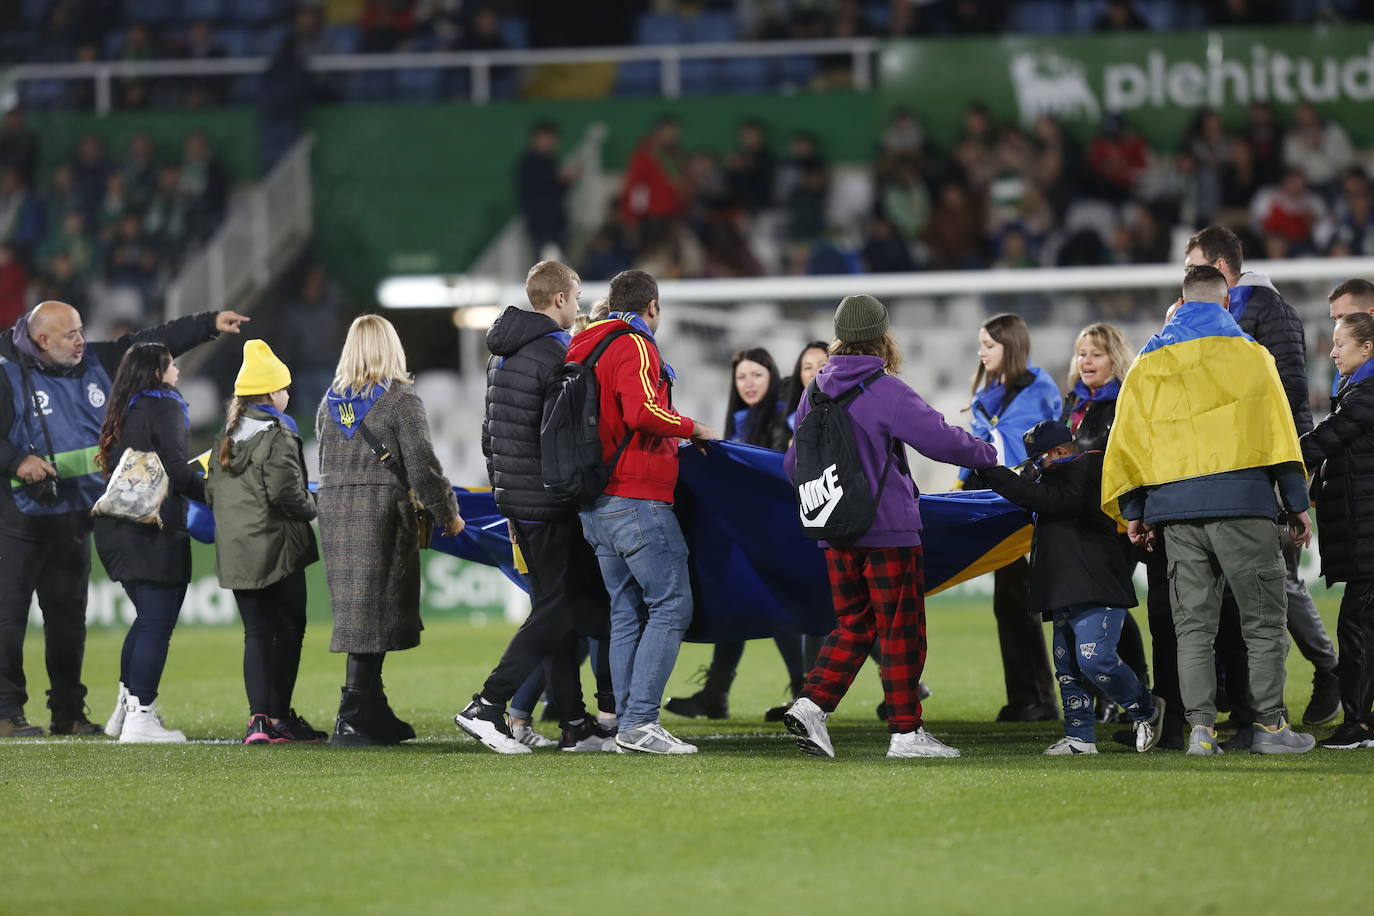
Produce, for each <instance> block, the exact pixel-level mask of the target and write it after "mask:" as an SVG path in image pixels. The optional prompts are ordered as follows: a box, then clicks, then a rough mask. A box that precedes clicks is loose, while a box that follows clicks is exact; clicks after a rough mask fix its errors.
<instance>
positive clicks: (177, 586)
mask: <svg viewBox="0 0 1374 916" xmlns="http://www.w3.org/2000/svg"><path fill="white" fill-rule="evenodd" d="M178 375H179V372H178V370H177V367H176V365H175V364H174V363H173V362H172V354H171V351H169V350H168V349H167V348H166V347H164V346H163V345H162V344H154V343H144V344H138V345H137V346H134V347H131V348H130V349H129V352H127V353H125V354H124V359H123V360H121V361H120V363H119V371H118V373H117V374H116V375H115V379H114V389H113V391H112V392H111V393H110V403H109V409H108V411H107V412H106V414H105V424H104V426H103V427H101V430H100V447H99V451H98V452H97V453H96V462H97V463H98V465H99V466H100V467H102V468H104V469H105V471H106V473H107V474H108V473H110V472H111V471H112V470H113V469H114V468H116V467H118V466H119V462H120V459H121V457H122V456H123V455H124V452H125V451H126V450H127V449H135V450H137V451H142V452H156V453H157V457H158V459H159V460H160V461H161V462H162V467H163V468H164V469H165V470H166V472H167V479H168V484H169V487H168V493H167V499H166V500H165V501H164V502H163V504H162V510H161V517H162V525H161V526H158V525H153V524H148V523H144V522H134V521H127V520H125V519H119V518H96V520H95V548H96V551H97V552H98V553H99V554H100V562H101V563H102V564H103V565H104V567H105V572H106V573H108V574H109V577H110V578H111V579H113V580H114V581H116V582H118V583H119V584H121V585H123V586H124V591H125V592H126V593H128V595H129V600H131V601H132V602H133V604H134V613H135V614H136V617H135V620H134V623H133V626H131V627H130V628H129V633H128V635H127V636H126V637H125V638H124V651H123V653H122V654H121V655H120V659H119V708H117V709H116V710H115V713H114V715H113V716H111V717H110V724H109V725H108V726H107V732H116V733H118V735H119V740H120V741H121V742H124V743H139V744H176V743H181V742H184V741H185V740H186V736H185V735H184V734H182V733H181V732H180V731H177V730H175V729H169V728H166V727H165V726H164V725H163V724H162V718H161V716H159V715H158V712H157V705H156V701H157V693H158V685H159V683H160V682H161V680H162V669H163V667H164V666H165V665H166V664H167V647H168V645H169V644H170V643H171V640H172V629H173V627H175V626H176V623H177V616H178V615H179V614H180V613H181V603H182V600H183V599H184V598H185V597H186V586H187V585H189V584H190V582H191V542H190V537H189V536H188V535H187V533H186V500H187V499H188V498H189V499H196V500H204V499H205V486H204V482H203V481H202V479H201V476H200V474H199V473H198V472H197V471H196V470H195V469H194V468H192V466H191V465H190V464H188V463H187V459H186V432H187V427H188V426H189V424H190V420H189V413H188V410H187V406H186V402H185V401H184V400H183V399H182V397H181V394H180V393H179V392H178V391H177V390H176V388H175V387H174V386H175V385H176V381H177V376H178ZM121 713H122V715H121Z"/></svg>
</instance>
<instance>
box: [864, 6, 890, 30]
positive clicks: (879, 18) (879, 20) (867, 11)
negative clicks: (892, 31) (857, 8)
mask: <svg viewBox="0 0 1374 916" xmlns="http://www.w3.org/2000/svg"><path fill="white" fill-rule="evenodd" d="M863 17H864V22H866V23H868V27H869V28H870V29H872V30H873V31H875V32H877V33H878V34H879V35H885V34H887V28H888V26H889V25H890V24H891V23H892V4H890V3H865V4H864V6H863Z"/></svg>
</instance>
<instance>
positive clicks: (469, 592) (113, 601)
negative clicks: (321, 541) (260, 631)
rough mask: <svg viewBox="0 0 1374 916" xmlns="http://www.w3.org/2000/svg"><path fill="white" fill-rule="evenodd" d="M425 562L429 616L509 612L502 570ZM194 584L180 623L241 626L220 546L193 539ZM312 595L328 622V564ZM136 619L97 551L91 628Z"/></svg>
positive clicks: (320, 620) (309, 578)
mask: <svg viewBox="0 0 1374 916" xmlns="http://www.w3.org/2000/svg"><path fill="white" fill-rule="evenodd" d="M420 557H421V562H420V579H421V589H420V613H421V617H422V618H423V619H426V620H433V619H437V618H440V617H450V618H452V617H462V618H466V619H468V620H469V621H471V622H472V623H474V624H482V623H486V622H496V621H499V620H501V619H503V617H504V614H505V606H506V596H507V593H508V591H509V587H508V582H509V580H507V579H506V577H505V576H504V575H502V574H501V571H500V570H498V569H495V568H494V567H491V566H483V565H482V564H480V563H471V562H468V561H466V560H460V559H458V558H457V557H451V556H449V555H448V554H445V553H439V552H438V551H434V550H426V551H424V552H423V553H422V554H421V555H420ZM191 568H192V569H193V570H194V573H193V575H192V579H191V584H190V586H189V587H188V588H187V590H186V601H185V602H184V603H183V604H182V609H181V617H180V620H179V622H178V626H231V625H232V626H238V624H239V614H238V606H237V605H236V604H235V603H234V593H233V592H230V591H226V590H225V589H222V588H220V587H219V582H218V581H217V580H216V579H215V548H214V547H213V546H212V545H210V544H199V543H195V542H192V544H191ZM306 583H307V588H308V590H309V595H310V604H309V607H308V610H307V613H308V615H309V618H310V620H311V621H312V623H314V624H316V625H321V624H322V625H325V626H327V625H328V623H329V619H330V614H329V589H328V587H327V586H326V585H325V580H324V564H323V563H322V562H321V563H315V564H314V565H312V566H310V567H309V568H308V569H307V570H306ZM133 620H134V608H133V604H132V602H130V601H129V596H128V595H126V594H124V589H123V588H122V587H121V586H120V585H119V583H117V582H111V581H110V579H109V577H108V576H106V575H105V570H104V568H103V567H102V566H101V565H100V558H99V557H97V556H96V555H95V551H94V550H92V551H91V583H90V588H89V592H88V600H87V605H86V623H87V625H88V626H91V627H127V626H128V625H129V624H130V623H132V622H133ZM42 621H43V618H42V616H41V614H40V613H39V610H38V605H37V604H36V603H35V604H34V606H33V609H32V612H31V613H30V615H29V624H30V626H34V627H37V626H41V624H42Z"/></svg>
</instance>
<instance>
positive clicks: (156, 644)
mask: <svg viewBox="0 0 1374 916" xmlns="http://www.w3.org/2000/svg"><path fill="white" fill-rule="evenodd" d="M124 591H125V592H126V593H127V594H128V596H129V598H130V599H132V600H133V602H134V613H135V614H136V615H137V616H136V617H135V618H134V623H133V626H131V627H129V632H128V635H126V636H125V637H124V651H123V652H122V653H121V654H120V657H119V679H120V681H121V682H123V684H124V686H125V687H128V688H129V695H130V696H132V697H135V698H137V700H138V702H139V703H140V704H142V705H143V706H151V705H152V702H153V700H156V699H157V688H158V685H159V684H160V683H161V682H162V669H163V668H164V667H166V665H167V646H168V645H169V644H170V643H171V641H172V630H173V628H174V627H176V625H177V617H178V616H180V614H181V602H182V601H183V600H184V599H185V598H186V586H185V585H159V584H157V583H154V582H125V583H124Z"/></svg>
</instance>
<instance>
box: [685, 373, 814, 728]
mask: <svg viewBox="0 0 1374 916" xmlns="http://www.w3.org/2000/svg"><path fill="white" fill-rule="evenodd" d="M787 417H788V409H787V402H786V400H784V399H783V396H782V378H781V377H780V376H779V375H778V364H777V363H776V362H775V361H774V360H773V356H772V354H770V353H769V352H768V351H767V350H765V349H764V348H763V347H752V348H750V349H748V350H740V351H739V352H738V353H736V354H735V356H734V359H732V360H731V361H730V400H729V405H728V406H727V407H726V410H725V439H726V441H728V442H743V443H745V444H747V445H757V446H761V447H762V448H767V449H772V450H773V451H776V452H781V451H784V450H785V449H786V448H787V445H788V443H789V442H791V441H792V429H791V427H789V426H788V425H787ZM773 641H774V642H776V643H777V646H778V652H779V653H780V654H781V655H782V661H783V664H784V665H786V666H787V677H788V685H789V688H790V691H791V695H792V697H793V698H794V699H795V698H796V696H797V695H798V694H799V693H800V692H801V687H802V680H803V679H804V678H805V677H806V668H805V664H804V662H803V658H802V635H801V632H800V631H798V630H795V629H790V628H788V629H785V630H779V631H778V632H777V633H776V635H774V637H773ZM743 657H744V642H743V641H742V640H740V641H733V640H732V641H729V642H718V643H716V646H715V649H714V651H713V652H712V653H711V666H710V667H709V668H707V669H706V670H705V674H704V681H703V683H702V686H701V689H700V690H698V691H697V692H696V693H694V694H692V695H691V696H689V697H671V698H669V700H668V701H667V702H666V703H664V704H663V705H664V708H665V709H667V710H668V711H669V712H671V713H674V714H675V715H679V716H686V717H687V718H689V719H695V718H697V717H699V716H705V717H706V718H708V719H728V718H729V717H730V702H729V701H730V686H731V685H732V684H733V683H734V682H735V672H736V670H737V669H738V667H739V663H740V659H742V658H743ZM786 709H787V707H785V706H778V707H775V708H773V709H769V710H768V711H767V712H766V713H765V714H764V717H765V718H766V719H767V720H768V721H770V722H778V721H781V720H782V714H783V712H785V711H786Z"/></svg>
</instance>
